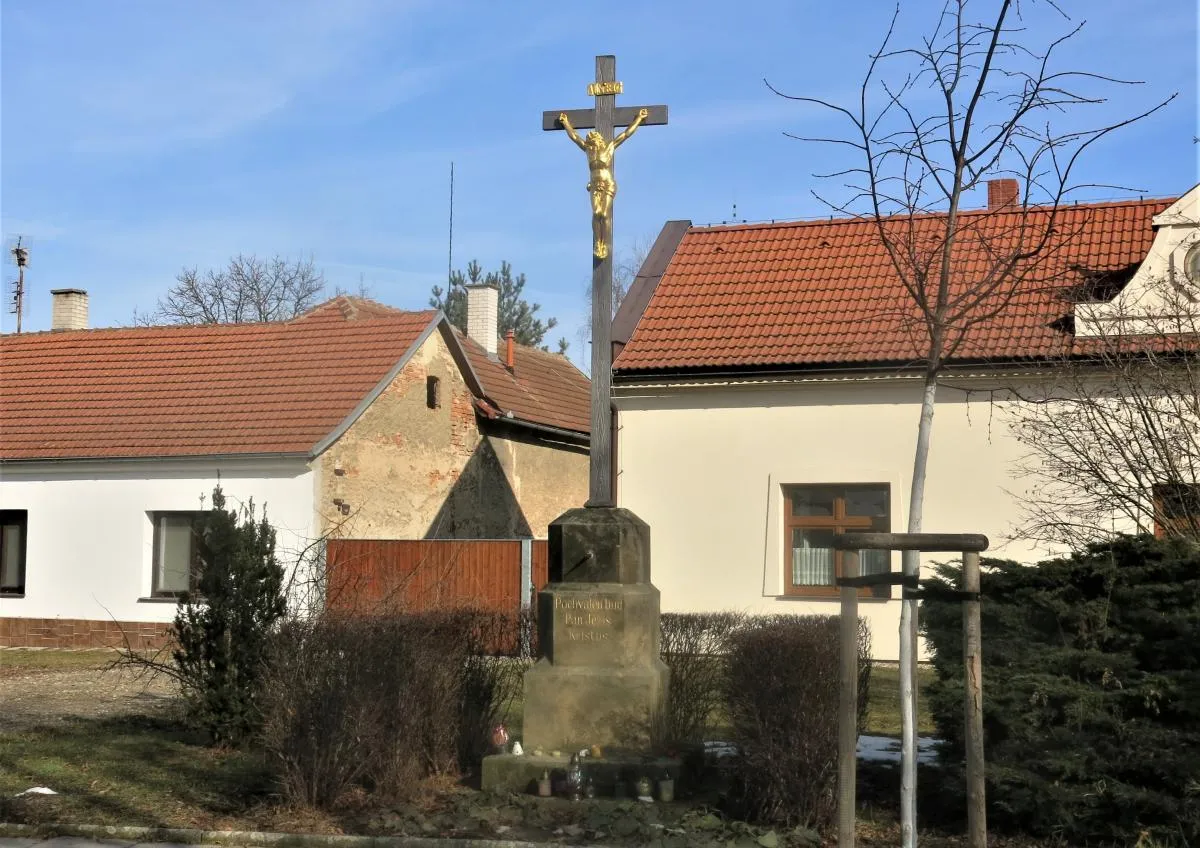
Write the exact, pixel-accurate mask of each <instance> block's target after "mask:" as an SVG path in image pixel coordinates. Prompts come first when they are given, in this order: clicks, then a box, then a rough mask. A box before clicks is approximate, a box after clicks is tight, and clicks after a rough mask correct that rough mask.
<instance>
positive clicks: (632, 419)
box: [617, 381, 1050, 659]
mask: <svg viewBox="0 0 1200 848" xmlns="http://www.w3.org/2000/svg"><path fill="white" fill-rule="evenodd" d="M970 397H971V400H970V402H968V400H967V398H968V395H966V394H964V393H963V392H962V391H956V390H954V389H949V388H946V387H944V386H943V387H942V388H941V389H940V390H939V402H938V405H937V409H936V412H935V417H934V430H933V445H932V450H931V454H930V460H929V471H928V479H927V485H926V494H925V511H924V527H923V529H924V530H925V531H926V532H947V533H984V534H986V535H987V536H988V538H989V539H990V540H991V542H992V548H991V551H990V552H989V553H990V554H991V555H996V556H1003V557H1008V558H1012V559H1016V560H1019V561H1033V560H1036V559H1038V558H1041V557H1043V556H1045V555H1046V554H1048V553H1050V552H1049V551H1045V550H1039V549H1037V548H1035V547H1033V546H1031V545H1030V544H1027V543H1021V542H1013V541H1007V540H1006V537H1008V536H1009V535H1010V533H1011V532H1012V530H1013V526H1014V524H1015V523H1016V522H1017V521H1018V519H1019V508H1018V503H1017V499H1016V497H1017V496H1016V495H1015V494H1013V492H1015V491H1020V489H1021V488H1022V484H1021V482H1020V481H1014V480H1013V479H1012V477H1011V470H1012V465H1013V463H1014V461H1016V460H1017V459H1018V458H1019V457H1020V456H1021V455H1022V454H1023V453H1024V451H1023V449H1022V448H1021V447H1020V445H1019V444H1018V443H1017V442H1016V441H1015V439H1014V438H1013V437H1012V436H1011V435H1010V434H1009V432H1008V430H1007V428H1006V427H1005V426H1004V424H1003V421H1002V416H1001V415H1000V411H999V409H993V408H992V407H991V406H990V405H989V403H988V402H987V400H986V395H982V396H981V395H975V394H972V395H971V396H970ZM617 406H618V409H619V426H620V430H619V442H618V445H619V447H618V463H619V471H620V477H619V482H618V500H619V502H620V504H621V505H622V506H625V507H628V508H630V509H632V510H633V511H634V512H636V513H637V514H638V515H640V516H641V517H642V518H643V519H645V520H646V521H647V522H649V524H650V532H651V549H652V566H651V567H652V578H653V581H654V583H655V585H656V586H658V588H659V589H660V590H661V592H662V603H663V609H664V610H667V611H701V610H721V609H731V610H742V611H749V612H797V613H821V614H836V613H837V611H838V602H837V599H836V598H831V599H829V600H824V599H820V600H812V599H800V598H795V597H784V596H783V582H784V573H785V572H784V568H785V556H786V552H785V550H784V540H783V531H782V529H781V527H782V525H781V523H780V522H781V521H782V516H783V498H782V495H781V487H782V486H783V485H786V484H797V483H887V484H889V485H890V487H891V503H892V519H891V521H892V530H893V531H896V532H900V531H903V530H905V529H906V526H907V521H908V515H907V504H908V495H909V486H910V484H911V475H912V461H913V451H914V448H915V443H916V430H917V419H918V415H919V409H920V385H919V381H910V382H896V381H892V382H879V381H875V382H869V383H857V384H827V383H810V384H793V385H790V386H786V387H778V386H776V387H766V388H764V387H761V386H760V387H725V388H715V389H696V388H686V389H672V388H667V389H656V390H641V391H639V390H638V389H636V388H633V387H621V388H620V390H619V397H618V399H617ZM893 556H894V557H896V558H897V559H896V560H894V561H893V564H892V567H893V570H899V568H900V564H899V560H898V557H899V554H893ZM953 558H955V557H954V556H953V555H929V556H926V557H925V558H924V560H923V566H924V569H925V572H924V573H925V574H927V573H928V571H927V569H928V566H929V564H930V563H932V562H934V561H937V560H939V559H940V560H947V559H953ZM895 594H896V596H897V599H895V600H891V601H884V600H867V599H863V600H861V601H860V604H859V609H860V615H863V616H865V617H867V618H868V619H870V621H871V628H872V634H873V642H874V646H875V655H876V657H877V658H879V659H896V658H897V657H898V653H899V647H898V645H899V641H898V637H897V629H898V626H899V618H900V601H899V600H898V596H899V590H898V589H897V590H896V591H895Z"/></svg>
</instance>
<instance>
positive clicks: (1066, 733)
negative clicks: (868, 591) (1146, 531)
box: [921, 537, 1200, 845]
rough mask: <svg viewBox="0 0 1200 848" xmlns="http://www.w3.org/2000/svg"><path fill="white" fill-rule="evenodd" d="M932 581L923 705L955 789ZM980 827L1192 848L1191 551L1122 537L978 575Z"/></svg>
mask: <svg viewBox="0 0 1200 848" xmlns="http://www.w3.org/2000/svg"><path fill="white" fill-rule="evenodd" d="M959 580H960V568H959V567H958V566H957V565H943V566H939V567H938V570H937V576H936V577H935V578H934V579H932V580H930V581H928V583H927V591H928V593H929V595H930V597H929V598H928V599H927V600H926V601H924V603H923V610H922V616H921V618H922V623H923V624H922V626H923V629H924V632H925V635H926V637H927V639H928V641H929V645H930V647H931V649H932V651H933V657H934V666H935V668H936V670H937V674H938V678H937V681H936V682H935V683H934V684H932V685H931V686H930V687H929V692H928V697H929V703H930V707H931V710H932V711H933V716H934V719H935V721H936V723H937V726H938V732H939V735H940V736H941V737H942V738H943V739H945V740H946V742H947V745H946V746H944V747H943V749H942V752H943V757H944V758H945V766H946V769H947V771H948V773H949V774H950V775H951V776H954V775H957V774H961V759H962V752H963V750H964V748H963V710H962V703H963V701H962V698H963V669H962V617H961V615H962V614H961V607H960V604H959V603H958V602H957V601H955V600H951V599H948V598H945V599H939V598H938V595H939V590H946V589H949V588H956V587H958V586H959V585H960V584H959ZM982 590H983V603H982V612H981V616H982V625H983V698H984V704H983V707H984V738H985V751H986V756H987V779H988V786H987V791H988V805H989V822H990V823H991V824H993V825H995V826H997V827H1000V828H1006V829H1013V830H1018V829H1019V830H1022V831H1025V832H1027V833H1030V834H1032V835H1036V836H1052V837H1056V838H1059V839H1062V840H1065V841H1066V842H1067V843H1069V844H1076V845H1083V844H1133V843H1134V842H1135V841H1138V840H1139V839H1141V838H1152V839H1155V840H1158V841H1159V842H1160V843H1162V844H1168V845H1169V844H1182V845H1186V844H1192V845H1195V844H1197V843H1200V551H1198V549H1197V547H1196V546H1195V545H1194V544H1192V543H1189V542H1187V541H1183V540H1174V541H1157V540H1155V539H1153V538H1150V537H1124V538H1120V539H1118V540H1116V541H1115V542H1113V543H1111V544H1106V545H1095V546H1092V547H1089V548H1088V549H1087V550H1085V551H1082V552H1079V553H1075V554H1073V555H1071V556H1067V557H1063V558H1059V559H1051V560H1047V561H1045V562H1041V563H1039V564H1037V565H1036V566H1024V565H1019V564H1017V563H1014V562H1003V561H995V560H989V561H986V562H985V570H984V573H983V576H982Z"/></svg>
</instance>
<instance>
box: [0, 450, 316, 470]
mask: <svg viewBox="0 0 1200 848" xmlns="http://www.w3.org/2000/svg"><path fill="white" fill-rule="evenodd" d="M281 459H283V460H288V459H300V460H304V461H305V462H307V461H308V459H309V455H308V453H307V452H306V451H292V452H286V453H284V452H280V453H206V454H156V455H154V456H38V457H28V458H18V459H0V467H3V466H8V465H11V466H21V465H33V464H34V463H39V462H40V463H50V464H53V465H65V464H74V465H98V464H100V463H110V462H119V463H126V462H128V463H134V464H136V463H141V462H163V461H176V462H229V461H234V460H246V461H251V462H253V461H259V462H261V461H264V460H267V461H271V460H281Z"/></svg>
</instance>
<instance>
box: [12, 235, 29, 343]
mask: <svg viewBox="0 0 1200 848" xmlns="http://www.w3.org/2000/svg"><path fill="white" fill-rule="evenodd" d="M10 253H12V255H13V261H15V262H16V263H17V278H16V279H15V280H13V281H12V307H11V308H10V309H9V311H10V312H12V313H13V314H14V315H16V316H17V332H18V333H19V332H21V313H22V312H24V303H25V266H26V265H28V264H29V248H27V247H22V246H21V237H20V236H17V244H16V246H15V247H14V248H12V250H11V251H10Z"/></svg>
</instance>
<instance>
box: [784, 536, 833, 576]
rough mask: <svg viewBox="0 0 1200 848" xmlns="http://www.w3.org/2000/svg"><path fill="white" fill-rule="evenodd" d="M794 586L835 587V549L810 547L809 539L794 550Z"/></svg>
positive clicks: (800, 541)
mask: <svg viewBox="0 0 1200 848" xmlns="http://www.w3.org/2000/svg"><path fill="white" fill-rule="evenodd" d="M792 584H793V585H796V586H832V585H833V549H832V548H814V547H810V542H809V540H808V539H801V540H799V544H798V545H796V546H795V547H793V548H792Z"/></svg>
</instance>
